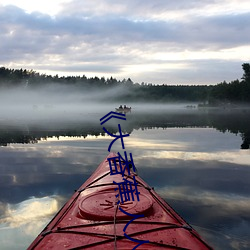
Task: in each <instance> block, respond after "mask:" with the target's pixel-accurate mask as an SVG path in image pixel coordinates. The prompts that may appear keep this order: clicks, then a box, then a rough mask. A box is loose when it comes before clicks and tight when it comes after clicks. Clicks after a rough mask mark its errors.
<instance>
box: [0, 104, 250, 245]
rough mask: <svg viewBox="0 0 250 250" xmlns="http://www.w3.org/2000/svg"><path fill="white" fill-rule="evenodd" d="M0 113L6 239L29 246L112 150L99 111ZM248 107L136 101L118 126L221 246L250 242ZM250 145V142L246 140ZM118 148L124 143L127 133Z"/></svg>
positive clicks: (0, 210) (176, 203) (148, 172)
mask: <svg viewBox="0 0 250 250" xmlns="http://www.w3.org/2000/svg"><path fill="white" fill-rule="evenodd" d="M108 111H110V110H107V111H105V110H103V111H98V110H97V111H95V112H92V113H90V112H88V113H84V115H83V116H81V115H77V116H74V117H70V118H69V116H68V117H67V118H66V117H65V119H63V118H61V119H58V117H57V118H56V119H47V120H46V119H44V117H43V119H42V120H22V119H21V118H19V120H18V122H13V121H15V119H14V120H13V118H11V119H9V120H8V119H5V120H1V122H0V143H1V145H2V146H1V148H0V158H1V161H0V188H1V192H0V232H1V233H0V242H1V249H25V248H27V246H28V245H29V244H30V243H31V242H32V241H33V239H34V238H35V237H36V236H37V234H38V233H40V231H41V230H42V229H43V227H44V226H45V225H46V224H47V223H48V222H49V221H50V220H51V218H52V217H53V215H54V214H55V213H56V212H57V211H58V210H59V209H60V207H61V206H62V205H63V204H64V202H65V201H67V199H68V198H69V197H70V196H71V195H72V194H73V191H74V190H75V189H77V188H78V187H79V186H80V185H81V184H82V183H83V182H84V181H85V180H86V179H87V178H88V177H89V176H90V175H91V173H92V172H93V171H94V170H95V169H96V167H97V166H98V164H99V163H100V162H101V161H102V160H103V159H104V158H105V157H106V156H107V154H108V146H109V144H110V142H111V141H112V138H111V137H110V136H107V135H105V134H104V132H103V130H102V126H101V125H100V121H99V119H100V118H101V117H102V116H103V115H105V114H106V113H108ZM248 117H250V116H249V111H248V110H243V111H242V110H233V111H232V110H212V111H211V110H197V109H193V110H186V109H185V108H183V107H182V108H180V107H179V108H173V107H170V108H169V107H167V108H166V107H165V108H164V107H162V108H159V109H155V110H149V109H148V108H145V109H143V108H141V107H138V108H137V109H136V108H135V109H134V111H133V112H132V113H131V114H127V120H126V121H121V120H119V121H118V120H113V121H110V122H108V123H107V124H105V126H106V127H107V129H108V130H109V131H112V133H115V132H117V131H118V127H117V124H118V123H120V124H121V127H122V130H123V132H124V133H129V134H130V136H129V137H126V138H125V139H124V142H125V147H126V151H127V152H131V153H132V155H133V158H134V162H135V165H136V167H137V169H138V172H139V175H140V177H142V178H143V179H144V180H145V181H146V182H147V183H148V184H149V185H151V186H153V187H154V188H155V190H156V192H158V193H159V194H160V195H161V196H162V197H163V198H164V199H165V200H166V201H167V202H168V203H169V204H170V205H171V206H172V207H174V208H175V210H177V212H178V213H179V214H180V215H181V216H182V217H184V218H185V219H186V220H187V221H188V222H189V223H190V224H191V225H192V226H194V227H195V228H196V229H197V231H198V232H199V233H200V234H201V235H202V236H203V237H204V238H205V239H206V240H207V241H208V242H209V243H210V244H211V245H212V246H213V247H214V248H215V249H249V248H250V240H249V239H250V214H249V211H250V197H249V194H250V185H249V181H250V166H249V162H250V150H249V149H247V148H248V146H249V128H250V121H249V118H248ZM242 148H245V149H242ZM112 150H113V151H119V152H122V147H121V144H120V142H119V141H117V142H116V143H115V144H114V146H113V147H112Z"/></svg>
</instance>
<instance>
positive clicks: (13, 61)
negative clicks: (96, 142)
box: [0, 0, 250, 83]
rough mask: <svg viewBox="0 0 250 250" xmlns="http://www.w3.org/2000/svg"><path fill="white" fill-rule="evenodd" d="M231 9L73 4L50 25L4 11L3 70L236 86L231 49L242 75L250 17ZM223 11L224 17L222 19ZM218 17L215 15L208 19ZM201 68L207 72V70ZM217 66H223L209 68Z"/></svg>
mask: <svg viewBox="0 0 250 250" xmlns="http://www.w3.org/2000/svg"><path fill="white" fill-rule="evenodd" d="M229 2H230V4H229ZM233 3H234V1H233V0H231V1H228V3H226V1H223V0H221V1H219V2H215V1H212V2H211V1H202V2H201V1H196V0H193V1H188V2H187V1H178V2H173V1H167V2H165V1H161V0H157V1H145V2H144V3H143V5H142V4H141V2H139V1H132V0H129V1H127V2H126V3H124V2H117V1H114V0H106V1H102V2H101V3H100V2H99V1H98V3H97V1H96V0H93V1H84V2H82V1H78V0H75V1H70V2H67V3H65V5H64V9H63V10H62V11H61V12H58V14H57V15H56V16H53V17H52V16H50V15H48V14H46V13H41V12H38V11H37V12H31V13H27V12H25V10H23V9H21V8H19V7H16V6H11V5H7V6H1V5H0V30H1V32H0V39H1V45H0V53H1V55H2V56H1V59H0V63H1V64H3V65H4V66H9V67H15V68H16V67H20V66H22V67H25V68H33V69H35V70H39V71H40V70H41V71H42V72H48V71H49V72H58V71H59V72H58V73H60V72H63V73H62V75H63V74H65V73H64V72H66V73H73V74H77V73H79V74H84V73H89V74H92V76H93V75H98V76H102V75H104V76H111V75H113V76H114V77H118V78H119V79H121V78H128V77H131V78H132V79H133V78H135V81H139V82H140V81H148V82H153V83H163V80H167V81H169V83H176V82H177V81H179V82H182V83H183V82H184V83H185V82H186V83H190V82H192V81H195V83H216V81H217V82H220V81H223V80H234V79H236V78H239V77H240V75H239V71H240V70H238V69H236V67H234V69H235V70H234V71H231V68H230V66H231V65H232V61H231V62H229V60H231V58H228V53H229V52H228V51H226V49H233V50H234V51H236V52H235V54H234V58H233V63H234V65H236V64H237V65H239V69H240V65H241V63H242V62H243V61H244V60H245V61H246V60H249V59H250V58H249V57H247V56H246V55H245V57H244V58H242V57H241V53H240V52H238V51H239V50H240V48H241V47H243V46H245V47H246V48H248V46H249V40H250V30H249V25H248V23H249V22H250V13H249V12H247V11H246V10H245V11H244V9H240V7H236V9H238V12H237V13H235V12H236V11H235V12H233V8H232V6H233ZM111 6H112V7H111ZM222 6H224V7H225V9H226V10H227V11H224V12H223V11H222V10H221V9H222ZM243 6H244V7H245V6H246V2H245V1H243ZM216 10H217V13H216ZM219 10H221V11H220V12H219ZM213 11H214V13H216V14H211V13H213ZM187 51H188V52H189V53H186V52H187ZM215 53H217V56H216V58H213V55H214V54H215ZM194 54H195V56H196V58H195V59H194V58H193V55H194ZM159 55H162V56H161V59H160V60H159V58H157V57H158V56H159ZM180 55H181V56H180ZM204 55H205V56H204ZM211 56H212V58H211ZM204 57H205V58H204ZM175 58H177V60H175ZM211 59H212V60H214V61H211ZM199 60H200V61H199ZM170 62H171V63H170ZM203 62H204V63H205V64H207V65H209V67H203V65H204V63H203ZM214 63H215V64H214ZM220 63H223V65H225V66H224V67H221V68H218V67H217V68H216V67H212V65H216V64H217V65H218V64H220ZM193 68H196V69H197V72H196V71H193V70H192V69H193ZM210 68H212V71H211V70H210ZM224 68H225V70H224ZM135 69H136V70H135ZM229 69H230V70H229ZM203 70H204V71H205V74H204V75H203V76H204V77H203V78H200V75H201V74H199V72H200V71H203ZM214 71H217V72H214ZM206 72H207V73H206ZM225 72H226V73H228V74H230V73H229V72H234V74H232V73H231V75H227V74H225ZM211 73H212V74H211ZM164 82H165V83H166V81H164Z"/></svg>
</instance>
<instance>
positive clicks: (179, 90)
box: [0, 63, 250, 105]
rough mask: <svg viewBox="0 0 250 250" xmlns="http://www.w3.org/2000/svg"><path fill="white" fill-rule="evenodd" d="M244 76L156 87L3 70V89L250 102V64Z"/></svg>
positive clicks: (0, 75)
mask: <svg viewBox="0 0 250 250" xmlns="http://www.w3.org/2000/svg"><path fill="white" fill-rule="evenodd" d="M242 69H243V76H242V78H241V79H240V80H238V79H237V80H233V81H231V82H225V81H224V82H222V83H218V84H217V85H191V86H190V85H188V86H187V85H166V84H162V85H153V84H151V83H144V82H142V83H140V84H139V83H134V82H133V81H132V80H131V79H130V78H128V79H123V80H122V81H121V80H117V79H116V78H113V77H110V78H107V79H105V78H104V77H101V78H99V77H90V78H87V77H86V76H85V75H82V76H66V77H65V76H62V77H59V76H58V75H55V76H51V75H47V74H40V73H38V72H36V71H34V70H26V69H9V68H5V67H0V87H3V88H9V87H11V88H13V87H21V88H24V89H25V88H27V89H35V88H39V87H43V86H48V85H51V84H53V83H54V84H59V86H60V84H63V85H66V86H70V87H72V88H73V87H75V88H79V90H80V91H83V92H85V93H86V92H87V91H89V90H98V91H102V90H111V89H114V88H115V87H118V89H120V92H117V93H116V94H115V95H114V96H113V97H112V100H109V101H118V100H119V101H127V102H135V101H149V102H172V101H191V102H202V103H204V104H205V103H206V104H208V105H224V104H228V103H250V64H249V63H244V64H242Z"/></svg>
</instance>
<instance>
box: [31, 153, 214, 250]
mask: <svg viewBox="0 0 250 250" xmlns="http://www.w3.org/2000/svg"><path fill="white" fill-rule="evenodd" d="M115 156H117V154H116V153H110V154H109V155H108V156H107V158H106V159H105V160H104V161H103V162H102V163H101V164H100V165H99V167H98V168H97V170H96V171H95V172H94V173H93V174H92V176H91V177H90V178H89V179H88V180H87V181H86V182H85V183H84V184H83V185H82V186H81V187H80V188H79V189H78V190H77V191H76V192H75V193H74V195H73V196H72V198H71V199H70V200H69V201H68V202H67V203H66V204H65V205H64V206H63V208H62V209H61V210H60V211H59V212H58V213H57V215H56V216H55V217H54V218H53V219H52V220H51V222H50V223H49V224H48V225H47V226H46V227H45V229H44V230H43V231H42V232H41V234H39V235H38V237H37V238H36V239H35V240H34V242H33V243H32V244H31V245H30V247H29V248H28V249H29V250H31V249H100V248H103V249H133V248H136V246H137V245H138V242H134V241H132V240H129V239H128V238H127V237H126V236H125V235H124V228H125V227H126V226H127V227H126V235H127V236H128V237H130V238H132V239H134V240H135V241H149V242H147V243H144V244H142V245H140V246H139V247H138V248H137V249H192V250H193V249H197V250H198V249H212V248H211V247H210V246H209V245H207V243H206V242H204V241H203V240H202V239H201V237H200V236H199V234H198V233H197V232H196V231H195V230H194V229H193V228H192V227H191V226H190V225H189V224H187V222H185V220H184V219H182V218H181V217H180V216H179V215H178V214H177V213H176V212H175V211H174V210H173V208H172V207H171V206H170V205H169V204H167V203H166V202H165V201H164V200H163V199H162V198H161V197H160V196H159V195H158V194H157V193H156V192H155V191H154V190H153V189H152V188H151V187H150V186H148V185H147V183H145V182H144V181H143V180H142V179H141V178H140V177H139V176H138V175H137V174H136V173H134V172H130V175H128V174H127V172H125V175H124V177H122V175H120V174H118V175H110V167H109V162H108V160H107V159H108V158H111V157H115ZM123 178H124V179H126V180H129V181H131V182H132V181H133V179H135V180H136V182H137V189H138V192H139V198H140V199H139V200H136V199H135V200H134V201H125V202H124V203H119V202H118V199H117V197H116V195H117V191H115V189H116V188H117V185H115V184H114V183H113V181H115V182H122V181H123V180H124V179H123ZM118 203H119V204H118ZM120 208H121V209H122V210H123V211H125V213H124V212H122V211H120ZM132 214H133V215H137V216H140V215H143V216H144V217H139V218H136V219H134V220H133V221H132V222H131V223H129V222H130V221H131V219H132V217H131V215H132Z"/></svg>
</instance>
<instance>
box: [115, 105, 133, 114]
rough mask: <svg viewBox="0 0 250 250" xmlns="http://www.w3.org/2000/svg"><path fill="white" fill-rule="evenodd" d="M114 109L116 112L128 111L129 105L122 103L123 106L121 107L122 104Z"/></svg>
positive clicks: (129, 109)
mask: <svg viewBox="0 0 250 250" xmlns="http://www.w3.org/2000/svg"><path fill="white" fill-rule="evenodd" d="M115 110H116V111H117V112H121V113H130V112H131V107H126V105H124V107H122V105H121V106H120V107H119V108H115Z"/></svg>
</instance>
